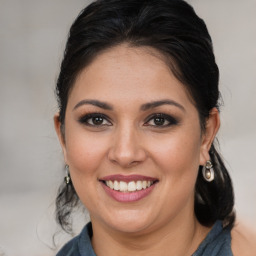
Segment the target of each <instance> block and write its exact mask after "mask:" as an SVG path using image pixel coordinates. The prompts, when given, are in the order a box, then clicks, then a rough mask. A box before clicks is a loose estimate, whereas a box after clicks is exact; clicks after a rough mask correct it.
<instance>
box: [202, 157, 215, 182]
mask: <svg viewBox="0 0 256 256" xmlns="http://www.w3.org/2000/svg"><path fill="white" fill-rule="evenodd" d="M202 173H203V177H204V179H205V180H206V181H208V182H211V181H213V180H214V170H213V168H212V162H211V161H207V162H206V165H205V166H203V169H202Z"/></svg>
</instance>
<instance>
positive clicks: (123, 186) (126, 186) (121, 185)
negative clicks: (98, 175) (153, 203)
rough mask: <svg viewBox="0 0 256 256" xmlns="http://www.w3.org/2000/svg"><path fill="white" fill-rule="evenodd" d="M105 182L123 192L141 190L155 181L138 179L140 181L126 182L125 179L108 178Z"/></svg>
mask: <svg viewBox="0 0 256 256" xmlns="http://www.w3.org/2000/svg"><path fill="white" fill-rule="evenodd" d="M105 184H106V185H107V186H108V187H109V188H111V189H114V190H117V191H121V192H134V191H140V190H142V189H146V188H149V187H150V186H151V185H152V184H153V181H146V180H143V181H141V180H138V181H130V182H128V183H127V182H125V181H116V180H115V181H114V182H113V181H112V180H107V181H106V182H105Z"/></svg>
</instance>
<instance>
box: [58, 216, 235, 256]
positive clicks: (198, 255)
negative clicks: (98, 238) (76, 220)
mask: <svg viewBox="0 0 256 256" xmlns="http://www.w3.org/2000/svg"><path fill="white" fill-rule="evenodd" d="M91 237H92V224H91V222H89V223H88V224H87V225H86V226H85V227H84V228H83V230H82V232H81V233H80V235H78V236H76V237H75V238H73V239H72V240H70V241H69V242H68V243H67V244H66V245H64V247H63V248H62V249H61V250H60V251H59V252H58V254H57V255H56V256H96V254H95V252H94V250H93V248H92V244H91ZM192 256H233V253H232V251H231V236H230V229H223V227H222V222H221V221H216V223H215V224H214V226H213V228H212V229H211V231H210V232H209V233H208V235H207V236H206V238H205V239H204V240H203V242H202V243H201V244H200V245H199V247H198V249H197V250H196V252H194V253H193V255H192Z"/></svg>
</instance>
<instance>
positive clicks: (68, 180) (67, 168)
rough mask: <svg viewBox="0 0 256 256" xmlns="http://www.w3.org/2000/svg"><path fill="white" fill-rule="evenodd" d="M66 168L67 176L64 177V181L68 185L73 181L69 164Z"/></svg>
mask: <svg viewBox="0 0 256 256" xmlns="http://www.w3.org/2000/svg"><path fill="white" fill-rule="evenodd" d="M65 169H66V176H65V178H64V181H65V183H66V184H67V185H68V184H69V183H70V181H71V178H70V174H69V166H68V165H67V164H66V166H65Z"/></svg>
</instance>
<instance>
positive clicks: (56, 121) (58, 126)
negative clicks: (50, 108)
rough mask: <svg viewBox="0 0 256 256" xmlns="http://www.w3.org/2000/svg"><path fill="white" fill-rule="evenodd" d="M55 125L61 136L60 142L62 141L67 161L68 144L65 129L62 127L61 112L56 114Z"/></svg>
mask: <svg viewBox="0 0 256 256" xmlns="http://www.w3.org/2000/svg"><path fill="white" fill-rule="evenodd" d="M54 127H55V131H56V133H57V136H58V138H59V142H60V145H61V148H62V151H63V155H64V160H65V163H67V150H66V144H65V134H64V130H63V129H62V127H61V122H60V114H59V112H58V113H56V114H55V115H54Z"/></svg>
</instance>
